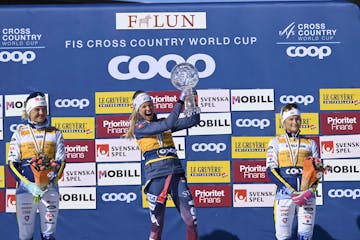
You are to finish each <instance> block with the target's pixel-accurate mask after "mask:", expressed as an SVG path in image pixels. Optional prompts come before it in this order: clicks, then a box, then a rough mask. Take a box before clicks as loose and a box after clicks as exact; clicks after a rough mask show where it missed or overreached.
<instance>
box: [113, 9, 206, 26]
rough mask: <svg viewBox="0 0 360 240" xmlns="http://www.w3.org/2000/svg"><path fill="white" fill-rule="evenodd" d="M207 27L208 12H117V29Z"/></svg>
mask: <svg viewBox="0 0 360 240" xmlns="http://www.w3.org/2000/svg"><path fill="white" fill-rule="evenodd" d="M139 29H206V12H143V13H141V12H128V13H116V30H139Z"/></svg>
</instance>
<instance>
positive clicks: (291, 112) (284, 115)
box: [281, 108, 300, 124]
mask: <svg viewBox="0 0 360 240" xmlns="http://www.w3.org/2000/svg"><path fill="white" fill-rule="evenodd" d="M290 116H300V110H299V109H296V108H291V109H290V110H289V111H286V112H283V113H282V115H281V123H282V124H283V123H284V121H285V119H287V118H288V117H290Z"/></svg>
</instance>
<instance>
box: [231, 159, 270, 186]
mask: <svg viewBox="0 0 360 240" xmlns="http://www.w3.org/2000/svg"><path fill="white" fill-rule="evenodd" d="M233 171H234V174H233V176H234V179H233V181H234V182H270V178H269V177H268V176H267V174H266V161H265V160H244V161H234V162H233Z"/></svg>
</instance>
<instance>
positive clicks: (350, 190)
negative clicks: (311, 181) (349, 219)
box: [324, 182, 360, 211]
mask: <svg viewBox="0 0 360 240" xmlns="http://www.w3.org/2000/svg"><path fill="white" fill-rule="evenodd" d="M324 194H325V195H326V196H327V197H328V199H327V201H340V202H341V203H342V204H344V205H343V206H347V207H348V208H349V209H351V211H354V209H355V208H356V206H358V205H357V204H358V203H359V199H360V188H359V184H358V183H357V182H354V183H349V184H346V185H344V183H343V182H342V183H335V182H334V183H332V184H331V185H329V186H328V189H327V190H326V192H324Z"/></svg>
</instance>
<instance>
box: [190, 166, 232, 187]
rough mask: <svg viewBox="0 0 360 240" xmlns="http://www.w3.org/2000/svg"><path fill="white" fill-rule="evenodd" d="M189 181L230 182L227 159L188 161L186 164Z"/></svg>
mask: <svg viewBox="0 0 360 240" xmlns="http://www.w3.org/2000/svg"><path fill="white" fill-rule="evenodd" d="M186 173H187V180H188V182H189V183H228V182H230V162H229V161H188V162H187V164H186Z"/></svg>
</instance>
